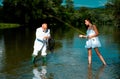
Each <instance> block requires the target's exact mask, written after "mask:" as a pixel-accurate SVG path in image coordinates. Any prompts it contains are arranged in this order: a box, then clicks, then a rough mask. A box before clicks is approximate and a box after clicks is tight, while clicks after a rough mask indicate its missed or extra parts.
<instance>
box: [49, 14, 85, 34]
mask: <svg viewBox="0 0 120 79" xmlns="http://www.w3.org/2000/svg"><path fill="white" fill-rule="evenodd" d="M49 15H50V14H49ZM50 16H51V17H53V18H55V19H57V20H58V21H60V22H62V23H64V24H65V25H67V26H68V27H71V28H72V29H74V30H76V31H77V32H78V33H81V34H85V33H84V32H82V31H80V30H79V29H77V28H75V27H74V26H72V25H70V24H69V23H66V22H64V21H63V20H61V19H60V18H58V17H55V16H53V15H50Z"/></svg>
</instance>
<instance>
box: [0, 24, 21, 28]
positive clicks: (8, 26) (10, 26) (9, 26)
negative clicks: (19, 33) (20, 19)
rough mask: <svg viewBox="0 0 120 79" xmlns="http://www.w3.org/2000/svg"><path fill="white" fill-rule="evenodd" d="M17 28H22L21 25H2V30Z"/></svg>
mask: <svg viewBox="0 0 120 79" xmlns="http://www.w3.org/2000/svg"><path fill="white" fill-rule="evenodd" d="M17 27H20V24H13V23H0V29H9V28H17Z"/></svg>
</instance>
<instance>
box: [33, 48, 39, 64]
mask: <svg viewBox="0 0 120 79" xmlns="http://www.w3.org/2000/svg"><path fill="white" fill-rule="evenodd" d="M38 52H39V50H35V49H34V51H33V54H32V63H35V59H36V57H37V55H38Z"/></svg>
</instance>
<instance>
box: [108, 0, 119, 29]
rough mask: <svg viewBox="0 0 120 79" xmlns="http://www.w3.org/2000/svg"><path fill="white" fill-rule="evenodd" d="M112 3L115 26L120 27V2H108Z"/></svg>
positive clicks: (117, 0)
mask: <svg viewBox="0 0 120 79" xmlns="http://www.w3.org/2000/svg"><path fill="white" fill-rule="evenodd" d="M108 1H109V3H110V5H109V6H110V7H111V6H112V8H113V9H112V10H113V16H114V20H115V24H116V25H117V26H118V27H120V0H108Z"/></svg>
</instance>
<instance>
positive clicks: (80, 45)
mask: <svg viewBox="0 0 120 79" xmlns="http://www.w3.org/2000/svg"><path fill="white" fill-rule="evenodd" d="M99 30H100V41H101V43H102V47H101V48H100V51H101V54H102V55H103V57H104V59H105V60H106V62H107V64H108V65H107V66H103V65H102V62H101V61H100V60H99V58H98V57H97V55H96V54H95V52H94V50H93V54H92V66H88V62H87V50H86V49H85V48H84V45H85V41H86V40H85V39H80V38H79V37H78V33H76V31H73V30H72V29H71V30H66V31H63V29H58V30H56V31H54V33H52V35H53V36H54V39H55V50H54V52H52V53H51V52H50V51H48V55H47V62H46V63H43V62H42V60H41V57H40V56H39V57H38V59H37V62H36V66H33V64H31V54H32V51H33V43H34V39H35V30H29V29H21V28H18V29H7V30H0V79H120V40H119V36H120V32H119V30H115V29H113V28H111V27H106V26H105V27H102V28H101V29H99ZM43 73H44V74H43Z"/></svg>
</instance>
